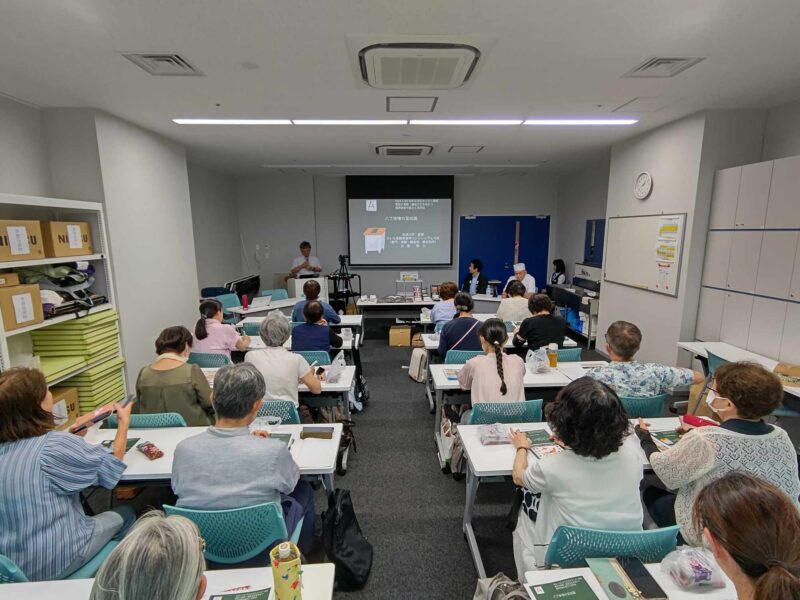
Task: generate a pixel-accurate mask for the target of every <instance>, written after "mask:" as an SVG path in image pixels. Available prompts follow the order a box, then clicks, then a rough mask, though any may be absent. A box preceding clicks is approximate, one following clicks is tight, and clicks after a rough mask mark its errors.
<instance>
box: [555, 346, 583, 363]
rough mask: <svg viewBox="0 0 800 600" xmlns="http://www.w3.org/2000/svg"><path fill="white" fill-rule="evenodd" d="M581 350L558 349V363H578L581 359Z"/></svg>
mask: <svg viewBox="0 0 800 600" xmlns="http://www.w3.org/2000/svg"><path fill="white" fill-rule="evenodd" d="M581 351H582V348H559V349H558V362H578V361H579V360H580V359H581Z"/></svg>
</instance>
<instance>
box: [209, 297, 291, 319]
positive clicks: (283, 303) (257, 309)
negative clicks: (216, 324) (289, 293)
mask: <svg viewBox="0 0 800 600" xmlns="http://www.w3.org/2000/svg"><path fill="white" fill-rule="evenodd" d="M297 300H298V299H297V298H286V299H284V300H273V301H272V302H270V303H269V304H268V305H267V306H251V307H250V308H244V307H241V306H234V307H233V308H226V309H225V312H229V313H233V314H234V315H239V316H240V317H246V316H248V315H254V314H258V313H265V312H269V311H271V310H280V311H282V312H283V313H284V314H291V310H292V309H293V308H294V305H295V304H297ZM286 309H289V312H288V313H287V312H286Z"/></svg>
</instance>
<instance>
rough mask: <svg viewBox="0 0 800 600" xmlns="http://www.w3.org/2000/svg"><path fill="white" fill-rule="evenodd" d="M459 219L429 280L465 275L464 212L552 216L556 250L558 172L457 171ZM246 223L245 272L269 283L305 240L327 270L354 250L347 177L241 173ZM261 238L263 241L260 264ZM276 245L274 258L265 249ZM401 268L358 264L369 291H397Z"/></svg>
mask: <svg viewBox="0 0 800 600" xmlns="http://www.w3.org/2000/svg"><path fill="white" fill-rule="evenodd" d="M454 195H455V202H454V220H455V222H454V225H453V238H454V239H453V262H454V264H453V267H452V268H449V269H441V268H436V269H423V268H419V269H415V270H418V271H419V272H420V277H421V278H422V279H423V281H424V283H425V285H430V284H436V283H440V282H442V281H446V280H448V279H452V280H454V279H455V278H456V277H457V274H458V268H457V267H458V265H457V264H456V263H457V262H458V252H459V248H458V241H459V217H460V216H462V215H470V214H475V215H537V214H545V215H550V216H551V230H550V256H551V257H553V253H554V251H555V247H556V238H557V230H556V225H555V222H556V207H557V184H556V179H555V177H551V176H547V175H542V176H525V177H500V176H475V177H456V179H455V190H454ZM237 198H238V206H239V226H240V230H241V233H242V236H243V239H244V246H245V248H246V250H245V258H244V264H243V268H244V271H247V272H254V273H258V274H260V275H261V279H262V287H269V284H271V282H272V279H273V274H274V273H285V272H286V271H288V270H289V268H290V267H291V260H292V258H294V257H295V256H297V255H298V254H299V250H298V245H299V243H300V242H301V241H303V240H308V241H309V242H311V244H312V245H313V246H314V250H313V251H314V252H315V253H316V254H317V255H318V256H319V259H320V261H321V262H322V267H323V272H325V273H329V272H331V271H333V270H334V269H335V268H337V266H338V260H337V259H338V256H339V255H340V254H346V253H347V209H346V197H345V178H344V177H326V176H320V177H313V176H311V175H253V176H242V177H238V178H237ZM255 244H260V245H261V248H262V250H261V252H260V254H259V263H256V261H255V258H254V253H255ZM265 245H268V246H269V258H266V257H265V254H264V250H263V248H264V247H265ZM399 271H400V268H399V267H398V268H392V269H382V268H381V269H376V268H359V269H357V270H356V272H358V273H359V274H360V275H361V277H362V283H363V289H362V291H363V292H364V293H373V294H377V295H387V294H392V293H394V291H395V284H394V282H395V279H397V276H398V273H399Z"/></svg>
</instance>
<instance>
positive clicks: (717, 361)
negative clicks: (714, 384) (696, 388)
mask: <svg viewBox="0 0 800 600" xmlns="http://www.w3.org/2000/svg"><path fill="white" fill-rule="evenodd" d="M706 354H707V358H708V372H709V373H710V374H711V375H714V373H716V371H717V368H718V367H721V366H722V365H727V364H728V363H729V362H730V361H729V360H725V359H724V358H720V357H719V356H717V355H716V354H713V353H711V352H706Z"/></svg>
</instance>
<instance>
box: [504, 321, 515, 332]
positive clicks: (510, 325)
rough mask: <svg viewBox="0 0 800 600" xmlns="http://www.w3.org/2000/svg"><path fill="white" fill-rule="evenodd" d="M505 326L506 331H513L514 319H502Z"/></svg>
mask: <svg viewBox="0 0 800 600" xmlns="http://www.w3.org/2000/svg"><path fill="white" fill-rule="evenodd" d="M503 323H504V324H505V326H506V333H511V332H512V331H514V321H503Z"/></svg>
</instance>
